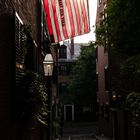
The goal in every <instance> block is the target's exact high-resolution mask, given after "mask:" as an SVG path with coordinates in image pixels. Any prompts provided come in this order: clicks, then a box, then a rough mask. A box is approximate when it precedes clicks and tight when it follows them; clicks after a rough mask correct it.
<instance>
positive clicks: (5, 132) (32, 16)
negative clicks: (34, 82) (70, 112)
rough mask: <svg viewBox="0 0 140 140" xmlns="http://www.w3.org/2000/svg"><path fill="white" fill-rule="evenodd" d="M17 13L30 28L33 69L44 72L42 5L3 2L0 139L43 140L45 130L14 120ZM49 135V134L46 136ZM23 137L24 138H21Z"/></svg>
mask: <svg viewBox="0 0 140 140" xmlns="http://www.w3.org/2000/svg"><path fill="white" fill-rule="evenodd" d="M15 12H17V13H18V15H19V17H20V19H21V20H22V22H23V24H27V25H31V27H32V34H31V36H32V39H33V43H34V51H35V52H34V58H35V60H34V62H33V63H34V69H35V70H36V71H40V72H41V71H42V62H43V59H44V58H43V56H42V54H41V45H42V44H41V1H40V0H30V1H29V0H1V1H0V124H1V125H0V139H1V140H19V139H20V140H21V139H22V140H25V139H26V140H40V139H41V140H43V138H44V139H45V137H46V136H45V135H44V132H45V131H46V130H44V126H43V125H41V124H39V123H38V122H31V123H30V124H31V125H32V126H34V129H31V128H30V126H28V127H26V126H25V127H24V129H25V130H21V129H23V128H22V127H20V124H17V123H16V121H15V120H14V117H13V116H14V106H13V104H14V97H15V92H16V91H15V80H16V79H15V70H16V65H15ZM20 133H22V134H20ZM45 133H46V132H45ZM20 135H22V136H23V137H22V138H21V137H20Z"/></svg>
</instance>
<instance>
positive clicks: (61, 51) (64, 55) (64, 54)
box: [59, 45, 67, 58]
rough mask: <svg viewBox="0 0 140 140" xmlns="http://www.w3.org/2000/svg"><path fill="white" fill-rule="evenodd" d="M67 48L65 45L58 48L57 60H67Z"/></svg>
mask: <svg viewBox="0 0 140 140" xmlns="http://www.w3.org/2000/svg"><path fill="white" fill-rule="evenodd" d="M66 48H67V47H66V46H65V45H61V46H60V48H59V58H67V49H66Z"/></svg>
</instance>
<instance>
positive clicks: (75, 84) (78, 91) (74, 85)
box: [69, 43, 97, 103]
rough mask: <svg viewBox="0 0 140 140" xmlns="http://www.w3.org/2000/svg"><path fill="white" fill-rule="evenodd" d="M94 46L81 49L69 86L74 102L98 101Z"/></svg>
mask: <svg viewBox="0 0 140 140" xmlns="http://www.w3.org/2000/svg"><path fill="white" fill-rule="evenodd" d="M94 47H95V46H94V44H92V43H91V44H90V45H89V46H82V47H81V54H80V56H79V57H78V60H76V61H75V64H74V66H73V70H72V77H71V81H70V85H69V89H70V91H72V92H73V94H74V95H73V96H74V101H75V102H77V101H78V102H80V103H89V102H90V103H92V102H93V101H96V85H97V81H96V62H95V48H94Z"/></svg>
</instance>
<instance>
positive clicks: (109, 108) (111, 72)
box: [96, 0, 135, 140]
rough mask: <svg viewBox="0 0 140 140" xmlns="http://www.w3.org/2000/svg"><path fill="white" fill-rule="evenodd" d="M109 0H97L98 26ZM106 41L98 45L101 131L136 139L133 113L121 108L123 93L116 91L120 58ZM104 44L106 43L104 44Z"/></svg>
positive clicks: (116, 138)
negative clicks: (109, 47)
mask: <svg viewBox="0 0 140 140" xmlns="http://www.w3.org/2000/svg"><path fill="white" fill-rule="evenodd" d="M107 2H108V1H107V0H98V1H97V15H96V28H98V27H99V26H102V24H103V20H104V19H105V18H107V14H106V13H105V12H104V11H105V9H106V8H107ZM104 41H105V43H101V44H98V45H97V65H96V67H97V70H96V71H97V74H98V102H99V110H100V111H99V114H100V115H99V127H100V131H101V133H104V134H105V135H107V136H109V137H110V138H113V139H115V140H124V139H127V140H129V139H135V138H134V134H133V132H134V130H133V126H132V124H131V123H130V121H131V115H130V114H129V113H128V112H126V111H125V110H123V109H122V108H120V106H119V105H120V101H121V95H120V94H121V93H116V91H115V87H116V85H117V84H115V82H116V80H118V79H117V78H118V77H119V74H120V73H119V63H120V62H119V61H120V60H119V58H118V57H116V56H115V55H114V54H113V53H112V51H111V49H108V48H106V43H108V42H106V41H107V40H106V39H105V40H104ZM103 44H104V45H103Z"/></svg>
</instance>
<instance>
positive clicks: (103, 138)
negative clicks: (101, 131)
mask: <svg viewBox="0 0 140 140" xmlns="http://www.w3.org/2000/svg"><path fill="white" fill-rule="evenodd" d="M94 137H95V139H96V140H111V139H110V138H108V137H106V136H104V135H102V136H97V135H94Z"/></svg>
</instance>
